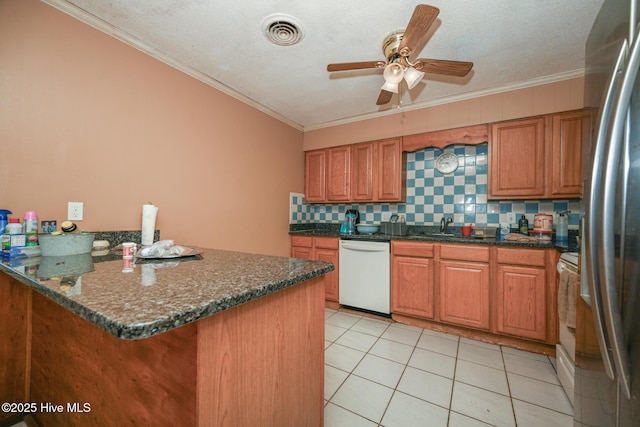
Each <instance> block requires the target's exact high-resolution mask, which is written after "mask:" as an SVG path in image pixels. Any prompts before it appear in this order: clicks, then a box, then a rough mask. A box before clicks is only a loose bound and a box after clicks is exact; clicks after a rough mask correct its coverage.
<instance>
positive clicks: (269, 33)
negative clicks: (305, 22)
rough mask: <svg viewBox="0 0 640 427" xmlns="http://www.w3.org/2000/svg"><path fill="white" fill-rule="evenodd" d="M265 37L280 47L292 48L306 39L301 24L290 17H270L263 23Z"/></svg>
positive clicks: (279, 15)
mask: <svg viewBox="0 0 640 427" xmlns="http://www.w3.org/2000/svg"><path fill="white" fill-rule="evenodd" d="M262 22H263V25H262V28H263V31H264V35H265V37H266V38H267V39H268V40H269V41H270V42H271V43H273V44H277V45H278V46H292V45H294V44H296V43H298V42H299V41H300V40H302V38H303V37H304V33H303V32H302V29H301V25H300V23H299V22H298V21H297V20H296V19H295V18H294V17H293V16H289V15H281V14H278V15H269V16H267V17H266V18H265V19H264V20H263V21H262Z"/></svg>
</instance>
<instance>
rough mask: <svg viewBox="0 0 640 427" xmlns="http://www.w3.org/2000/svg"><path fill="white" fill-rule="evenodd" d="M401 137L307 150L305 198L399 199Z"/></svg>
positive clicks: (319, 200) (401, 189) (401, 190)
mask: <svg viewBox="0 0 640 427" xmlns="http://www.w3.org/2000/svg"><path fill="white" fill-rule="evenodd" d="M403 156H404V155H403V153H402V139H401V138H392V139H385V140H382V141H372V142H365V143H360V144H352V145H345V146H339V147H333V148H327V149H324V150H314V151H307V152H306V164H305V194H306V199H305V201H306V202H309V203H322V202H328V203H331V202H350V201H354V202H401V201H403V199H404V189H405V182H404V181H405V173H404V157H403Z"/></svg>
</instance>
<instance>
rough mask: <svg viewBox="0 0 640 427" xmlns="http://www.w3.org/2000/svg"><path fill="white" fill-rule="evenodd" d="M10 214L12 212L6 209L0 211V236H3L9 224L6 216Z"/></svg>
mask: <svg viewBox="0 0 640 427" xmlns="http://www.w3.org/2000/svg"><path fill="white" fill-rule="evenodd" d="M12 213H13V212H11V211H10V210H8V209H0V234H4V232H5V230H6V229H7V224H8V223H9V221H8V220H7V215H11V214H12Z"/></svg>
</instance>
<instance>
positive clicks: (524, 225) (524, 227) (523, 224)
mask: <svg viewBox="0 0 640 427" xmlns="http://www.w3.org/2000/svg"><path fill="white" fill-rule="evenodd" d="M518 231H520V234H524V235H525V236H528V235H529V220H528V219H527V218H526V217H525V216H524V215H522V218H520V221H518Z"/></svg>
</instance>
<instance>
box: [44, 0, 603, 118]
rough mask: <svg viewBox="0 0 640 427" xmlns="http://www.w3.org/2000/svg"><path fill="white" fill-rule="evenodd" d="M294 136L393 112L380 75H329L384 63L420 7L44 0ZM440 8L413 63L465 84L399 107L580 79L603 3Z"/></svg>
mask: <svg viewBox="0 0 640 427" xmlns="http://www.w3.org/2000/svg"><path fill="white" fill-rule="evenodd" d="M43 1H44V2H46V3H49V4H51V5H52V6H54V7H57V8H59V9H61V10H63V11H65V12H67V13H69V14H71V15H73V16H76V17H77V18H79V19H81V20H83V21H85V22H87V23H88V24H90V25H93V26H95V27H97V28H99V29H101V30H102V31H105V32H107V33H109V34H112V35H114V36H116V37H118V38H120V39H122V40H124V41H126V42H128V43H130V44H132V45H134V46H136V47H138V48H140V49H142V50H144V51H146V52H148V53H150V54H151V55H153V56H156V57H158V58H159V59H161V60H163V61H165V62H167V63H169V64H170V65H172V66H174V67H176V68H179V69H181V70H183V71H185V72H187V73H189V74H191V75H193V76H194V77H196V78H199V79H201V80H203V81H205V82H207V83H209V84H211V85H212V86H214V87H216V88H218V89H221V90H223V91H224V92H226V93H228V94H230V95H232V96H235V97H237V98H239V99H241V100H243V101H245V102H247V103H249V104H251V105H254V106H256V107H258V108H259V109H261V110H263V111H266V112H268V113H269V114H271V115H273V116H275V117H277V118H279V119H280V120H283V121H285V122H287V123H289V124H291V125H293V126H295V127H297V128H299V129H303V130H310V129H315V128H319V127H323V126H328V125H331V124H336V123H341V122H345V121H349V120H353V119H357V118H365V117H375V116H376V115H378V114H388V113H389V110H390V109H395V108H396V106H397V103H398V99H397V97H396V96H394V98H393V100H392V102H391V103H390V104H387V105H386V106H382V107H379V106H377V105H376V99H377V97H378V93H379V91H380V87H381V85H382V83H383V78H382V71H381V70H361V71H348V72H340V73H328V72H327V71H326V66H327V64H329V63H337V62H353V61H374V60H385V58H384V55H383V54H382V50H381V44H382V41H383V40H384V38H385V36H386V35H387V34H388V33H390V32H392V31H394V30H397V29H400V28H404V27H406V25H407V23H408V22H409V18H410V17H411V15H412V13H413V9H414V8H415V6H416V5H417V4H420V3H421V2H419V1H413V0H323V1H311V0H297V1H296V0H252V1H248V0H43ZM424 3H425V4H429V5H432V6H435V7H437V8H439V9H440V15H439V16H438V19H437V20H436V22H435V23H434V25H433V26H432V28H431V30H430V31H429V36H428V38H427V41H426V43H425V44H424V45H423V46H422V47H421V51H420V52H418V54H417V55H416V57H418V56H419V57H421V58H433V59H451V60H459V61H470V62H473V63H474V67H473V70H472V72H471V73H470V74H469V75H468V76H467V77H464V78H451V77H442V76H437V75H427V76H426V77H425V79H423V81H422V82H421V83H420V84H419V85H418V86H417V87H416V88H414V89H413V90H411V91H410V92H409V93H407V92H406V91H405V92H404V93H403V96H402V104H403V108H419V107H423V106H428V105H435V104H438V103H444V102H448V101H451V100H454V99H462V98H465V97H471V96H477V95H478V94H482V93H491V92H493V91H501V90H506V89H511V88H515V87H525V86H531V85H535V84H539V83H544V82H550V81H557V80H562V79H566V78H571V77H575V76H578V75H581V74H582V73H583V67H584V44H585V41H586V38H587V35H588V32H589V29H590V27H591V24H592V23H593V21H594V19H595V16H596V14H597V12H598V10H599V9H600V6H601V5H602V3H603V0H431V1H428V2H424ZM273 14H284V15H288V16H292V17H293V18H295V20H296V21H297V22H299V23H300V25H301V28H302V30H303V32H304V38H303V39H302V41H301V42H300V43H298V44H296V45H293V46H286V47H285V46H276V45H274V44H272V43H270V42H269V41H268V40H267V38H266V37H265V36H264V34H263V22H264V21H265V19H266V18H267V17H268V16H270V15H273Z"/></svg>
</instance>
